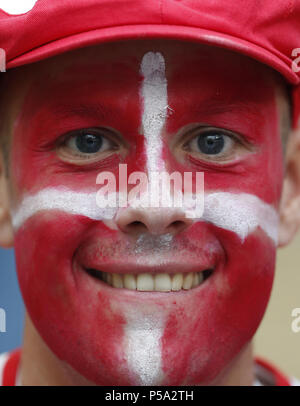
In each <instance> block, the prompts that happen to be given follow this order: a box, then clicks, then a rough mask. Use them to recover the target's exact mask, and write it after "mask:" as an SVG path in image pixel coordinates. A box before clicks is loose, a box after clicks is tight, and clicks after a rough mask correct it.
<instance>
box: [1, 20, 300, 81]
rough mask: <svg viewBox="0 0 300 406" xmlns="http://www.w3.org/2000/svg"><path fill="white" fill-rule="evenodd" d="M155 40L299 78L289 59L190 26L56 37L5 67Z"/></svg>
mask: <svg viewBox="0 0 300 406" xmlns="http://www.w3.org/2000/svg"><path fill="white" fill-rule="evenodd" d="M159 38H160V39H174V40H175V39H176V40H181V41H193V42H198V43H203V44H207V45H214V46H217V47H221V48H225V49H229V50H232V51H237V52H239V53H242V54H244V55H247V56H249V57H252V58H254V59H256V60H258V61H260V62H262V63H264V64H266V65H268V66H270V67H272V68H274V69H275V70H276V71H278V72H279V73H281V74H282V75H283V76H284V77H285V78H286V79H287V81H288V82H290V83H291V84H294V85H297V84H299V82H300V78H299V77H298V76H297V74H296V73H295V72H293V70H292V68H291V60H290V59H289V58H287V57H286V56H285V55H282V54H280V53H275V52H271V51H269V50H267V49H265V48H263V47H261V46H259V45H257V44H253V43H251V42H248V41H245V40H243V39H241V38H237V37H233V36H229V35H226V34H223V33H219V32H214V31H209V30H205V29H200V28H194V27H187V26H178V25H161V24H157V25H143V24H141V25H130V26H116V27H108V28H101V29H97V30H92V31H87V32H82V33H79V34H75V35H71V36H68V37H64V38H59V39H57V40H55V41H52V42H50V43H47V44H45V45H43V46H40V47H38V48H35V49H32V50H30V51H28V52H26V53H25V54H23V55H20V56H18V57H16V58H14V59H13V60H10V61H7V68H8V69H10V68H14V67H18V66H22V65H26V64H30V63H33V62H38V61H40V60H43V59H46V58H49V57H51V56H55V55H59V54H62V53H64V52H67V51H71V50H74V49H77V48H82V47H85V46H90V45H96V44H100V43H105V42H111V41H121V40H133V39H141V40H142V39H159Z"/></svg>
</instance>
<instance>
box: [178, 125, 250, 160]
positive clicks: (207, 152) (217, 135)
mask: <svg viewBox="0 0 300 406" xmlns="http://www.w3.org/2000/svg"><path fill="white" fill-rule="evenodd" d="M184 149H185V150H186V151H188V152H190V153H191V154H192V155H194V156H196V157H197V156H199V157H200V158H201V157H202V158H204V159H209V160H231V159H234V158H235V157H236V156H238V155H240V154H241V153H243V151H244V150H245V148H244V147H243V145H242V143H241V142H239V141H238V139H236V138H235V137H234V136H233V135H229V134H226V132H225V131H222V130H219V129H209V130H208V129H205V130H204V129H203V130H200V134H199V131H198V135H196V136H194V137H193V138H190V140H189V141H188V142H186V143H185V145H184Z"/></svg>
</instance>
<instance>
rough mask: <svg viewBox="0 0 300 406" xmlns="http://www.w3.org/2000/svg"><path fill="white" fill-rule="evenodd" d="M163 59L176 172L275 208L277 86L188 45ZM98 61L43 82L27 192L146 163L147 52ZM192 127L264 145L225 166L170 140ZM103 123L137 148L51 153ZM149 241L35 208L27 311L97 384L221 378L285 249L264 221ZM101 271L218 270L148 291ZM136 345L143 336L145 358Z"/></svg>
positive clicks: (27, 233) (23, 138) (255, 68)
mask: <svg viewBox="0 0 300 406" xmlns="http://www.w3.org/2000/svg"><path fill="white" fill-rule="evenodd" d="M147 51H148V50H145V52H147ZM132 53H133V54H134V51H132ZM163 54H164V56H165V60H166V72H167V79H168V103H169V106H170V107H171V108H172V110H173V113H172V114H170V115H169V116H168V118H167V121H166V129H165V131H164V135H163V137H164V150H163V158H164V160H165V164H166V167H167V168H168V170H169V171H170V172H172V171H179V172H181V173H183V172H184V171H192V172H196V171H202V170H203V171H205V190H206V191H225V192H235V193H250V194H253V195H256V196H258V197H259V198H261V199H262V200H264V201H266V202H268V203H269V204H271V205H273V206H274V207H277V206H278V203H279V198H280V192H281V187H282V178H283V171H282V152H281V141H280V136H279V130H278V128H279V126H278V115H277V108H276V102H275V93H274V87H273V86H274V85H273V84H272V83H271V81H268V80H266V78H267V77H268V75H267V74H266V71H265V70H264V69H263V67H262V66H260V65H258V64H256V63H254V62H250V61H249V60H248V59H243V58H241V57H238V56H236V57H233V56H232V55H231V57H228V54H227V53H225V54H223V53H222V52H221V51H220V50H215V49H211V50H209V51H208V50H206V51H205V52H204V53H203V55H202V56H201V55H200V56H199V57H195V56H193V54H191V55H187V54H186V53H185V52H184V50H183V49H181V50H180V51H179V50H177V51H174V50H173V51H165V52H163ZM98 58H99V60H100V62H98ZM98 58H96V60H94V61H93V64H91V65H89V66H88V67H87V68H85V69H82V66H81V65H80V66H79V65H78V68H77V69H76V61H72V70H71V71H70V70H69V71H67V73H63V71H62V72H61V73H58V74H57V77H55V78H54V81H51V83H50V82H49V83H48V82H47V83H45V81H43V80H42V78H41V79H40V82H39V81H38V82H37V83H39V86H37V85H36V84H35V85H34V87H33V88H32V89H31V90H30V92H29V94H28V96H27V98H26V100H25V103H24V106H23V109H22V112H21V115H20V117H19V120H18V125H17V127H16V131H15V134H14V149H13V160H12V162H17V165H16V164H15V166H14V167H13V168H12V175H13V179H14V187H15V190H16V193H17V198H18V200H19V201H21V200H22V198H23V196H24V195H25V194H26V193H30V194H34V193H36V192H37V191H39V190H42V189H45V188H47V187H58V186H64V187H67V188H69V189H72V190H74V191H91V190H97V185H96V184H95V179H96V175H97V174H98V173H99V171H101V170H109V171H111V172H113V173H115V174H117V173H118V172H117V169H118V164H119V163H127V164H128V173H129V174H130V173H131V172H132V171H143V170H145V146H144V138H143V135H142V132H141V115H142V110H143V106H142V101H141V96H140V87H141V82H142V78H141V75H140V62H141V59H140V58H137V57H132V58H131V59H130V58H125V59H124V57H123V58H122V57H121V58H120V57H119V59H118V58H117V57H115V59H114V60H113V61H109V62H101V55H100V56H98ZM236 58H237V59H236ZM121 61H122V62H121ZM74 66H75V68H74ZM253 83H255V86H254V85H253ZM228 106H231V108H230V109H228ZM191 123H205V124H209V125H210V126H215V127H220V128H226V129H227V130H230V131H232V132H237V133H239V134H242V135H243V137H245V139H246V140H247V141H248V142H249V143H251V145H253V146H254V150H255V152H253V153H251V154H250V153H249V154H245V156H243V157H242V158H241V159H240V160H238V161H237V162H234V163H231V164H230V165H229V164H227V165H223V166H222V165H216V164H213V163H210V162H203V161H200V160H195V159H192V158H191V157H190V156H189V154H185V155H184V157H183V158H182V159H178V157H177V156H176V154H175V153H174V151H173V150H172V148H171V147H170V145H171V144H172V140H173V139H175V138H174V137H176V136H177V133H178V131H179V130H180V129H181V128H182V127H184V126H186V125H189V124H191ZM97 126H107V127H110V128H114V129H116V130H117V131H118V132H119V133H121V134H122V136H123V137H124V139H125V141H126V145H128V148H127V151H128V152H127V154H125V155H123V156H121V155H118V154H116V155H115V157H114V158H113V159H107V160H106V161H105V162H103V163H99V165H91V166H87V167H85V168H78V167H75V166H74V165H69V164H66V163H62V162H61V161H60V160H59V158H58V157H57V155H56V153H55V151H54V149H53V148H51V145H53V142H54V141H55V140H56V139H57V137H59V136H60V135H62V134H64V133H67V132H69V131H72V130H74V129H78V128H90V127H97ZM151 238H152V240H151ZM151 238H150V240H151V241H152V242H151V244H152V245H151V244H150V245H147V244H146V245H140V246H139V245H138V242H137V241H136V240H134V239H133V238H132V236H131V235H128V234H126V233H124V232H122V231H121V230H119V229H117V227H116V229H115V230H112V229H109V228H108V227H106V226H105V225H104V224H103V223H102V222H99V221H93V220H90V219H86V218H84V217H82V216H73V215H70V214H64V213H59V212H57V211H52V212H43V213H38V214H36V215H35V216H34V217H32V218H30V219H29V220H28V221H27V222H26V223H25V224H24V225H23V226H22V227H21V228H20V229H19V230H18V231H17V233H16V238H15V241H16V243H15V245H16V258H17V269H18V276H19V281H20V286H21V290H22V293H23V296H24V301H25V304H26V307H27V310H28V312H29V314H30V317H31V318H32V320H33V322H34V324H35V326H36V328H37V330H38V331H39V333H40V335H41V336H42V338H43V339H44V340H45V342H46V343H47V344H48V346H49V347H50V349H51V350H52V351H53V352H54V353H55V354H56V355H57V356H58V357H59V358H60V359H61V360H64V361H66V362H67V363H69V364H70V365H71V366H72V367H74V368H75V369H76V370H77V371H78V372H79V373H81V374H82V375H84V376H85V377H86V378H88V379H90V380H91V381H93V382H95V383H97V384H100V385H136V384H141V383H146V384H153V383H158V384H161V385H184V384H208V383H212V382H214V380H216V379H217V378H218V375H219V374H220V373H221V372H222V371H224V368H225V367H226V366H227V365H228V363H229V362H230V361H231V360H232V359H233V358H234V357H235V356H236V355H237V354H238V353H239V351H240V350H241V349H242V348H243V347H244V346H245V345H246V344H247V343H248V342H249V341H250V340H251V338H252V336H253V334H254V332H255V331H256V328H257V327H258V325H259V323H260V321H261V318H262V316H263V314H264V311H265V307H266V305H267V302H268V299H269V294H270V291H271V286H272V281H273V273H274V261H275V247H274V244H273V242H272V241H271V240H270V239H269V238H268V237H267V236H266V235H265V234H264V233H263V232H262V231H261V230H260V229H257V230H256V231H255V232H254V233H252V234H251V235H249V236H248V237H247V238H246V240H245V241H244V242H242V241H241V240H240V238H239V237H238V236H237V235H236V234H234V233H233V232H230V231H226V230H223V229H221V228H218V227H215V226H214V225H212V224H210V223H204V222H198V223H194V224H193V225H192V226H190V227H188V228H187V229H185V231H183V232H181V233H178V234H177V235H176V236H175V237H174V238H173V240H172V242H171V243H170V244H168V245H167V246H164V245H159V244H156V243H155V241H154V240H153V237H151ZM150 240H149V241H150ZM153 241H154V242H153ZM91 268H95V269H101V270H103V271H106V272H117V273H138V272H154V273H155V272H166V273H167V272H169V273H173V272H174V269H176V271H177V272H181V270H182V271H183V272H185V271H187V270H189V271H198V270H203V269H213V273H212V275H211V276H210V277H209V278H208V279H207V280H206V281H205V282H204V283H203V284H202V285H201V286H199V287H197V288H195V289H191V290H188V291H182V292H178V293H158V292H149V293H144V292H133V291H128V290H126V289H116V288H112V287H110V286H108V285H105V284H104V283H102V282H100V281H98V280H95V279H94V278H93V277H92V276H90V275H89V274H88V273H87V272H86V271H85V270H84V269H91ZM135 318H136V319H135ZM145 320H147V323H148V324H147V323H145ZM149 323H150V327H149ZM151 323H152V324H151ZM141 331H142V333H141ZM138 334H144V336H143V337H148V338H149V340H150V341H151V340H152V341H153V345H152V344H151V345H152V346H153V348H154V349H157V348H159V352H160V354H159V362H160V369H159V371H157V370H155V368H154V367H153V368H152V369H151V368H150V369H149V367H147V365H144V366H143V356H144V355H143V353H142V352H140V353H139V351H140V348H139V347H138V344H137V342H138V340H137V339H136V337H139V335H138ZM147 334H148V335H147ZM132 337H135V338H132ZM155 340H156V342H155ZM157 342H158V344H157ZM130 343H131V344H132V345H137V347H136V353H137V354H140V357H141V358H140V365H141V366H139V365H138V364H139V362H138V360H137V359H134V356H133V355H132V354H133V352H132V351H131V352H130V351H129V347H130V345H129V344H130ZM156 344H157V346H156ZM150 347H151V346H150ZM150 347H149V348H150ZM151 348H152V347H151ZM154 352H155V351H154ZM154 356H155V354H154ZM132 357H133V358H132ZM147 368H148V369H147ZM147 374H148V375H147ZM151 374H152V375H151ZM151 379H152V381H151Z"/></svg>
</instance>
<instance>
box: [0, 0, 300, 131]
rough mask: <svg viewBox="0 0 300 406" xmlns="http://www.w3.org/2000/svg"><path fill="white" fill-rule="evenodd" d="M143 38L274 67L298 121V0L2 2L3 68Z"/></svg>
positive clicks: (299, 53) (0, 5)
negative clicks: (210, 48) (221, 51)
mask: <svg viewBox="0 0 300 406" xmlns="http://www.w3.org/2000/svg"><path fill="white" fill-rule="evenodd" d="M145 38H147V39H149V38H151V39H155V38H166V39H178V40H186V41H196V42H200V43H205V44H210V45H215V46H218V47H222V48H227V49H230V50H233V51H237V52H239V53H242V54H245V55H248V56H250V57H252V58H255V59H256V60H258V61H260V62H262V63H264V64H266V65H268V66H270V67H272V68H274V69H275V70H277V71H278V72H279V73H281V74H282V75H283V76H284V77H285V78H286V80H287V81H288V83H290V84H291V85H292V86H293V98H294V127H295V126H296V124H297V123H298V115H299V113H300V106H299V105H300V96H299V93H300V90H299V89H300V86H298V85H299V84H300V0H244V1H237V0H218V1H217V0H0V48H2V49H4V51H5V53H6V64H7V65H6V66H7V68H8V69H9V68H13V67H17V66H21V65H25V64H28V63H32V62H36V61H39V60H41V59H45V58H48V57H51V56H54V55H57V54H60V53H63V52H66V51H69V50H72V49H75V48H80V47H84V46H88V45H94V44H99V43H103V42H108V41H117V40H125V39H126V40H127V39H145ZM298 55H299V57H298ZM298 59H299V68H298V65H297V60H298Z"/></svg>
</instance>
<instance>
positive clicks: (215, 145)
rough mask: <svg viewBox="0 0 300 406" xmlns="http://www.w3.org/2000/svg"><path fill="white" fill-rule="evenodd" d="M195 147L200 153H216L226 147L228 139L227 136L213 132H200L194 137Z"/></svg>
mask: <svg viewBox="0 0 300 406" xmlns="http://www.w3.org/2000/svg"><path fill="white" fill-rule="evenodd" d="M195 141H196V143H197V148H198V150H199V151H200V152H201V153H202V154H207V155H217V154H220V153H221V152H222V151H223V150H224V149H225V148H226V147H228V143H230V142H231V141H232V140H230V138H229V137H227V136H225V135H223V134H220V133H217V132H214V133H211V134H202V135H199V136H198V137H196V140H195Z"/></svg>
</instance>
